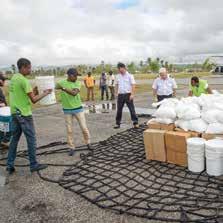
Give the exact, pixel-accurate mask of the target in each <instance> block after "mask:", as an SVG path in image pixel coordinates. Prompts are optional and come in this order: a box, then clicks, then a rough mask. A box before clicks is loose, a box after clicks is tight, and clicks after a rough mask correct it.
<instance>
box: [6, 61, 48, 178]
mask: <svg viewBox="0 0 223 223" xmlns="http://www.w3.org/2000/svg"><path fill="white" fill-rule="evenodd" d="M17 66H18V69H19V73H17V74H14V75H13V77H12V79H11V81H10V85H9V102H10V107H11V113H12V139H11V142H10V145H9V152H8V159H7V169H6V170H7V171H8V173H9V174H12V173H13V172H14V171H15V168H14V161H15V158H16V151H17V145H18V142H19V140H20V137H21V135H22V133H24V135H25V137H26V141H27V145H28V156H29V161H30V171H31V172H34V171H38V170H42V169H45V168H47V165H43V164H39V163H38V162H37V160H36V135H35V128H34V123H33V118H32V103H36V102H38V101H39V100H41V99H42V98H44V97H45V96H47V95H48V94H50V93H51V92H52V89H47V90H45V91H44V92H43V93H42V94H40V95H38V94H37V91H36V90H33V89H32V87H31V84H30V82H29V80H28V79H27V76H28V75H30V73H31V62H30V61H29V60H28V59H25V58H21V59H19V60H18V62H17Z"/></svg>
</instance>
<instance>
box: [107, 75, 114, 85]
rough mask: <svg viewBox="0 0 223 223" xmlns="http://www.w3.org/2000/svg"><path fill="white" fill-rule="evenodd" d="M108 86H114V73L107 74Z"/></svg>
mask: <svg viewBox="0 0 223 223" xmlns="http://www.w3.org/2000/svg"><path fill="white" fill-rule="evenodd" d="M108 86H109V87H114V86H115V76H114V74H112V75H109V77H108Z"/></svg>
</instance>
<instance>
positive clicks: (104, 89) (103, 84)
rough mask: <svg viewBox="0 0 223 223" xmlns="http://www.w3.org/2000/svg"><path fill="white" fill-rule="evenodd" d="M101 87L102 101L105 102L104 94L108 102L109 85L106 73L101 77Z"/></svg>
mask: <svg viewBox="0 0 223 223" xmlns="http://www.w3.org/2000/svg"><path fill="white" fill-rule="evenodd" d="M99 87H100V89H101V100H102V101H103V100H104V94H105V93H106V100H108V98H109V96H108V85H107V75H106V73H102V74H101V77H100V84H99Z"/></svg>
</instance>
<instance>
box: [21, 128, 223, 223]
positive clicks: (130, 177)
mask: <svg viewBox="0 0 223 223" xmlns="http://www.w3.org/2000/svg"><path fill="white" fill-rule="evenodd" d="M144 130H145V126H141V127H140V128H139V129H130V130H127V131H125V132H122V133H118V134H116V135H114V136H111V137H110V138H108V139H107V140H105V141H102V142H99V143H95V144H93V145H92V148H93V151H90V152H89V151H87V153H82V154H81V156H80V157H81V161H79V162H77V163H75V164H67V165H63V164H50V165H52V166H57V167H60V166H61V167H63V168H64V166H70V168H69V169H67V170H65V172H64V173H63V176H61V177H59V179H58V180H54V178H52V179H51V177H50V176H47V174H45V172H44V171H43V172H41V173H39V176H40V177H41V178H42V179H43V180H47V181H50V182H54V183H58V184H59V185H60V186H62V187H63V188H65V189H67V190H69V191H71V192H74V193H76V194H79V195H80V196H82V197H83V198H85V199H87V200H88V201H89V202H91V203H93V204H95V205H97V206H98V207H100V208H104V209H109V210H113V211H115V212H117V213H120V214H124V213H125V214H129V215H133V216H138V217H142V218H147V219H150V220H151V222H154V221H155V220H158V221H163V222H219V223H220V222H223V181H222V179H221V178H217V177H210V176H208V175H207V174H206V173H202V174H193V173H191V172H189V171H188V170H187V169H186V168H183V167H180V166H176V165H172V164H168V163H163V162H158V161H148V160H146V159H145V152H144V145H143V136H142V133H143V131H144ZM59 145H62V143H55V144H49V145H46V146H43V147H41V148H39V149H38V154H39V155H45V156H46V155H50V154H55V153H64V152H67V151H68V149H67V148H59V149H58V148H57V146H59ZM79 150H80V151H82V150H87V148H85V147H80V148H79ZM21 155H22V156H26V154H25V153H24V152H22V153H20V154H19V156H21ZM54 177H55V176H54Z"/></svg>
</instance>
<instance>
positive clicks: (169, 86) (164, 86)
mask: <svg viewBox="0 0 223 223" xmlns="http://www.w3.org/2000/svg"><path fill="white" fill-rule="evenodd" d="M152 88H153V89H154V90H156V91H157V95H170V94H173V90H174V89H176V88H177V84H176V81H175V80H174V79H173V78H171V77H168V78H167V79H165V80H163V79H161V78H160V77H158V78H156V79H155V81H154V82H153V86H152Z"/></svg>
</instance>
